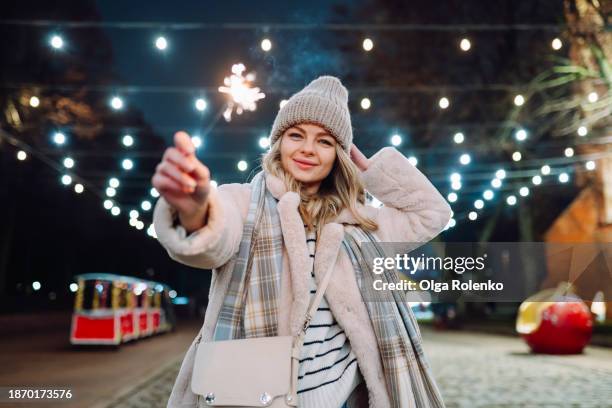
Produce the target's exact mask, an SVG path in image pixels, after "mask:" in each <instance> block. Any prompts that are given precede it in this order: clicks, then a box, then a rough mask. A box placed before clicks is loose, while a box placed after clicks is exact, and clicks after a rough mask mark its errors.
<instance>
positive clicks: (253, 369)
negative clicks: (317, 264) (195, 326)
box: [191, 262, 335, 408]
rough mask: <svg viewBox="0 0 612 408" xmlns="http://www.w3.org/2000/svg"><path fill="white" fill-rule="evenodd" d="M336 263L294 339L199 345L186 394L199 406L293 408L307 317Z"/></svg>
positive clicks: (316, 306) (233, 341) (237, 341)
mask: <svg viewBox="0 0 612 408" xmlns="http://www.w3.org/2000/svg"><path fill="white" fill-rule="evenodd" d="M334 264H335V262H332V263H331V267H330V269H329V271H327V273H326V274H325V276H324V277H323V280H322V281H321V284H320V285H319V287H318V288H317V291H316V293H315V296H314V298H313V299H312V301H311V302H310V305H309V308H308V312H307V313H306V316H305V318H304V324H303V327H302V330H300V332H299V334H298V335H297V336H275V337H257V338H249V339H238V340H222V341H213V342H204V343H201V339H202V335H201V334H200V335H199V336H198V339H197V341H196V347H197V351H196V357H195V362H194V366H193V373H192V377H191V390H192V391H193V393H194V394H197V395H198V406H210V407H228V408H231V407H273V408H281V407H283V408H286V407H297V380H298V378H297V377H298V368H299V361H300V350H301V348H302V345H303V343H304V336H305V335H306V330H307V329H308V326H309V325H310V320H311V319H312V316H314V314H315V313H316V311H317V308H318V307H319V304H320V303H321V299H322V298H323V294H324V292H325V289H326V288H327V284H328V283H329V280H330V277H331V274H332V271H333V267H334Z"/></svg>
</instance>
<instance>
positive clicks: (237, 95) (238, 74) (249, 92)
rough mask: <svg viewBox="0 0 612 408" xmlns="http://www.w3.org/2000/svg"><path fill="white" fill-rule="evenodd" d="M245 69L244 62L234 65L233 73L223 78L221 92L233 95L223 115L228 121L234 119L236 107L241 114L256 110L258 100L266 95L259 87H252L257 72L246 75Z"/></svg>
mask: <svg viewBox="0 0 612 408" xmlns="http://www.w3.org/2000/svg"><path fill="white" fill-rule="evenodd" d="M245 70H246V67H245V66H244V64H234V65H232V75H231V76H229V77H225V79H224V80H223V83H224V84H225V86H220V87H219V92H222V93H225V94H228V95H229V96H230V97H231V98H230V100H229V102H228V103H227V107H226V109H225V111H224V112H223V117H224V118H225V120H226V121H227V122H229V121H231V120H232V112H233V111H234V108H235V109H236V113H237V114H238V115H241V114H242V112H243V111H245V110H248V111H254V110H255V109H257V103H256V102H257V101H258V100H260V99H263V98H265V96H266V95H265V94H264V93H262V92H260V89H259V88H258V87H252V82H253V81H254V80H255V74H254V73H253V72H250V73H248V74H246V76H245V75H243V72H244V71H245Z"/></svg>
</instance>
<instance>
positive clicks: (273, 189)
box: [265, 172, 368, 224]
mask: <svg viewBox="0 0 612 408" xmlns="http://www.w3.org/2000/svg"><path fill="white" fill-rule="evenodd" d="M265 176H266V187H267V188H268V191H270V193H271V194H272V196H273V197H274V198H276V199H277V200H281V199H285V200H286V199H289V200H291V201H296V200H297V201H296V202H295V203H294V206H295V208H297V206H298V205H299V195H298V194H297V193H296V192H293V191H287V188H286V187H285V183H283V181H282V180H281V179H280V178H278V177H276V176H274V175H272V174H270V173H268V172H265ZM287 195H288V196H295V197H291V198H288V197H286V196H287ZM357 211H358V212H359V214H361V215H363V216H366V217H367V216H368V214H367V207H366V206H364V205H363V204H360V203H357ZM331 222H335V223H339V224H358V222H357V220H356V219H355V217H354V216H353V214H351V212H350V211H349V210H348V209H346V208H344V209H343V210H342V211H340V214H338V216H336V218H334V219H333V220H332V221H331Z"/></svg>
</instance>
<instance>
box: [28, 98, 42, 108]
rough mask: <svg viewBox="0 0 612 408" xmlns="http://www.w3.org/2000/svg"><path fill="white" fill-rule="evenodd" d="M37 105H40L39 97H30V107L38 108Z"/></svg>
mask: <svg viewBox="0 0 612 408" xmlns="http://www.w3.org/2000/svg"><path fill="white" fill-rule="evenodd" d="M39 105H40V99H38V96H32V97H30V106H31V107H33V108H38V106H39Z"/></svg>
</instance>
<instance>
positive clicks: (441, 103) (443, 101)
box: [438, 96, 450, 109]
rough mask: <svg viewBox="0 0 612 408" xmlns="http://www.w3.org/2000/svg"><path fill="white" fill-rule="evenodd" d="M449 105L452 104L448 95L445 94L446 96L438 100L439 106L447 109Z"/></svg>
mask: <svg viewBox="0 0 612 408" xmlns="http://www.w3.org/2000/svg"><path fill="white" fill-rule="evenodd" d="M449 105H450V101H449V100H448V98H447V97H445V96H444V97H442V98H440V100H439V101H438V106H439V107H440V108H441V109H446V108H448V107H449Z"/></svg>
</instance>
